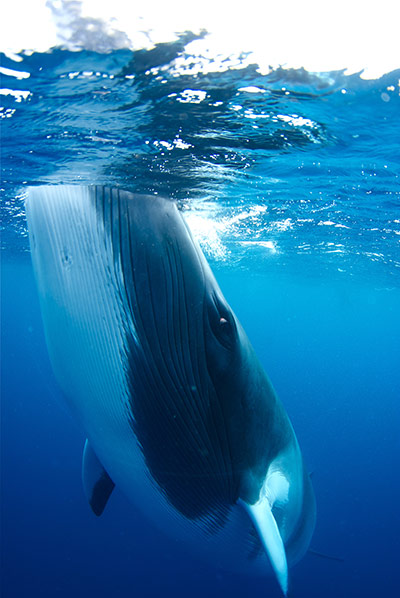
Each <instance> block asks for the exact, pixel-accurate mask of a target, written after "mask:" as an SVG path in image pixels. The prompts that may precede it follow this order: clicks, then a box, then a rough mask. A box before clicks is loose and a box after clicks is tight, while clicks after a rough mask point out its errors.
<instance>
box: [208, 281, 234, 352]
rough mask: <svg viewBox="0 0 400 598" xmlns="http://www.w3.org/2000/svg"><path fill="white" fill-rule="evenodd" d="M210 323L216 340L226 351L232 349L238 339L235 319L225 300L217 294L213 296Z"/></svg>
mask: <svg viewBox="0 0 400 598" xmlns="http://www.w3.org/2000/svg"><path fill="white" fill-rule="evenodd" d="M209 322H210V326H211V330H212V332H213V334H214V336H215V338H216V340H217V341H218V342H219V343H220V344H221V345H222V346H223V347H225V348H226V349H232V348H233V346H234V343H235V341H236V337H237V329H236V321H235V317H234V315H233V313H232V312H231V310H230V308H229V306H228V304H227V303H226V302H225V300H224V299H223V298H221V297H220V296H219V295H217V294H216V293H215V292H214V293H213V294H212V296H211V301H210V306H209Z"/></svg>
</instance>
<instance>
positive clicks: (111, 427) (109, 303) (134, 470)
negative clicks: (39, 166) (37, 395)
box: [26, 185, 316, 596]
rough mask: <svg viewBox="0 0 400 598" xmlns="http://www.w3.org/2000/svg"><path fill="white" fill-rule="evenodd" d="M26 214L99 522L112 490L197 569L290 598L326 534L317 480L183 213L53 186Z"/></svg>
mask: <svg viewBox="0 0 400 598" xmlns="http://www.w3.org/2000/svg"><path fill="white" fill-rule="evenodd" d="M26 215H27V222H28V232H29V242H30V248H31V257H32V263H33V269H34V274H35V279H36V284H37V289H38V294H39V299H40V308H41V313H42V320H43V326H44V332H45V338H46V344H47V348H48V353H49V357H50V361H51V364H52V368H53V370H54V374H55V377H56V379H57V381H58V384H59V386H60V388H61V390H62V393H63V395H64V397H65V401H66V403H67V404H68V406H69V409H70V411H71V413H72V415H73V417H74V418H75V420H76V421H77V423H78V425H79V426H80V427H81V429H82V430H83V433H84V435H85V437H86V442H85V446H84V450H83V459H82V481H83V488H84V492H85V495H86V497H87V500H88V503H89V505H90V507H91V509H92V511H93V512H94V513H95V514H96V515H97V516H99V515H101V514H102V512H103V510H104V509H105V507H106V504H107V502H108V501H109V499H110V496H111V495H112V492H113V490H114V488H115V486H116V487H117V488H118V489H120V490H121V491H122V492H123V493H125V495H126V496H127V497H128V499H129V500H130V502H131V504H132V506H133V508H135V509H136V510H137V512H138V513H140V514H141V516H142V517H143V518H144V520H147V521H148V522H149V524H151V523H152V524H153V525H154V526H156V527H158V528H159V529H161V530H163V531H164V532H166V533H167V534H169V535H170V537H171V538H174V539H176V540H177V541H178V542H181V543H182V544H183V545H184V546H186V545H187V547H188V548H189V549H190V550H191V551H192V554H193V558H195V559H197V558H199V559H203V560H204V559H208V560H209V561H211V562H212V563H213V565H215V566H216V567H219V568H222V569H223V570H226V571H234V572H244V573H248V574H250V575H261V576H263V575H268V574H272V575H275V576H276V579H277V582H278V583H279V586H280V588H281V590H282V593H283V594H284V595H285V596H286V595H287V592H288V587H289V568H290V567H291V566H292V565H293V564H295V563H296V562H297V561H299V560H300V559H301V558H302V557H303V556H304V554H305V553H306V552H307V549H308V546H309V543H310V540H311V537H312V534H313V530H314V526H315V517H316V507H315V498H314V492H313V489H312V485H311V481H310V476H309V474H308V472H307V468H306V466H305V464H304V460H303V457H302V453H301V450H300V448H299V444H298V441H297V438H296V435H295V432H294V430H293V427H292V424H291V422H290V420H289V417H288V415H287V413H286V410H285V408H284V407H283V404H282V403H281V401H280V400H279V398H278V396H277V394H276V392H275V390H274V388H273V386H272V384H271V382H270V380H269V378H268V376H267V374H266V372H265V370H264V368H263V366H262V365H261V363H260V361H259V359H258V358H257V356H256V354H255V351H254V349H253V347H252V345H251V343H250V341H249V339H248V337H247V335H246V333H245V331H244V329H243V327H242V326H241V324H240V322H239V320H238V318H237V316H236V315H235V314H234V312H233V311H232V309H231V308H230V306H229V304H228V303H227V301H226V299H225V297H224V295H223V294H222V291H221V289H220V287H219V286H218V283H217V281H216V279H215V277H214V275H213V273H212V270H211V268H210V266H209V264H208V262H207V260H206V258H205V256H204V254H203V252H202V250H201V248H200V246H199V244H198V243H197V241H196V240H195V239H194V237H193V235H192V233H191V231H190V229H189V226H188V224H187V222H186V220H185V216H184V213H183V211H182V209H180V207H179V206H178V205H177V203H176V202H175V201H173V200H171V199H168V198H164V197H161V196H159V195H154V196H151V195H148V196H146V195H139V194H135V193H132V192H130V191H125V190H122V189H119V188H111V187H104V186H95V185H93V186H90V185H89V186H82V185H45V186H34V187H30V188H29V189H28V193H27V200H26ZM111 502H112V501H111Z"/></svg>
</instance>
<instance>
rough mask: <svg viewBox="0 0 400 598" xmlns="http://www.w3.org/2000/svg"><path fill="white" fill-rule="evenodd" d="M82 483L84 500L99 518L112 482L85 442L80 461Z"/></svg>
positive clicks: (112, 484)
mask: <svg viewBox="0 0 400 598" xmlns="http://www.w3.org/2000/svg"><path fill="white" fill-rule="evenodd" d="M82 481H83V489H84V491H85V495H86V498H87V499H88V502H89V505H90V507H91V509H92V511H93V513H94V514H95V515H97V516H100V515H101V514H102V512H103V511H104V508H105V506H106V504H107V501H108V499H109V498H110V495H111V492H112V491H113V490H114V486H115V484H114V482H113V481H112V479H111V478H110V476H109V475H108V473H107V472H106V470H105V469H104V467H103V466H102V464H101V463H100V461H99V460H98V458H97V456H96V454H95V452H94V450H93V449H92V447H91V446H90V444H89V441H88V440H86V442H85V448H84V449H83V459H82Z"/></svg>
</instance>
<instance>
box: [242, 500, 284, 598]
mask: <svg viewBox="0 0 400 598" xmlns="http://www.w3.org/2000/svg"><path fill="white" fill-rule="evenodd" d="M240 502H241V504H242V505H243V506H244V508H245V509H246V511H247V512H248V514H249V515H250V517H251V519H252V521H253V524H254V527H255V528H256V530H257V532H258V535H259V537H260V540H261V543H262V545H263V547H264V550H265V552H266V553H267V556H268V558H269V560H270V562H271V565H272V568H273V570H274V571H275V574H276V576H277V578H278V582H279V585H280V586H281V588H282V592H283V594H284V595H285V596H286V595H287V591H288V566H287V560H286V552H285V546H284V544H283V540H282V538H281V534H280V532H279V528H278V525H277V523H276V521H275V518H274V515H273V513H272V509H271V506H270V503H269V501H268V499H267V497H263V498H261V499H260V500H259V501H258V502H257V503H255V504H254V505H250V504H248V503H246V502H244V501H240Z"/></svg>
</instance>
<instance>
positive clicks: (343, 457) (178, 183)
mask: <svg viewBox="0 0 400 598" xmlns="http://www.w3.org/2000/svg"><path fill="white" fill-rule="evenodd" d="M186 41H188V40H187V39H184V38H182V39H181V40H180V41H179V42H177V43H171V44H166V45H163V46H158V47H157V48H156V49H155V50H153V51H141V52H136V53H132V52H130V51H127V50H124V51H114V52H112V53H110V54H96V53H93V52H86V51H81V52H74V53H72V52H68V51H62V50H53V51H52V52H50V53H46V54H37V53H36V54H35V53H34V54H31V55H28V54H27V55H21V56H20V58H21V60H20V61H18V62H17V61H15V60H12V59H11V58H7V57H5V56H3V58H2V65H3V67H5V68H6V69H11V70H12V71H21V72H25V73H29V74H30V76H29V77H27V76H26V77H25V78H17V77H16V76H15V74H14V75H13V74H12V73H11V74H9V76H8V75H4V76H3V81H2V83H1V87H2V88H5V89H9V90H11V91H12V92H13V93H12V94H11V93H9V94H8V95H5V96H3V109H2V111H1V115H2V117H3V119H2V163H1V169H2V183H1V184H2V203H1V217H2V224H3V232H2V247H3V258H2V311H1V315H2V349H3V350H2V468H1V473H2V499H1V507H2V529H1V534H2V549H1V556H2V578H1V583H2V588H1V589H2V596H4V597H5V598H14V597H15V598H16V597H18V598H20V597H26V596H34V597H36V596H38V597H39V596H40V597H41V598H50V597H51V598H54V597H60V598H61V597H62V598H64V597H65V598H66V597H68V598H70V597H71V596H96V597H106V596H107V597H109V596H113V597H116V598H125V597H126V598H128V597H132V596H139V597H145V598H153V597H156V596H157V597H158V596H160V595H161V594H163V595H164V596H174V597H176V598H178V597H183V596H193V597H195V598H197V597H200V596H201V597H203V596H205V595H208V596H212V597H217V596H218V597H219V596H229V597H231V598H236V597H242V596H246V595H249V596H250V595H255V594H258V595H260V596H269V597H271V598H273V597H278V596H280V591H279V588H278V586H277V583H276V582H275V580H274V579H273V578H270V579H268V578H267V579H252V578H248V577H241V576H236V575H234V574H226V573H225V572H223V571H219V570H216V569H213V568H212V567H211V565H210V564H204V563H202V562H198V561H196V560H195V559H194V557H193V556H191V555H190V554H188V553H187V551H186V550H185V547H184V546H180V545H178V544H177V543H176V542H174V540H173V539H171V538H166V537H164V536H162V535H160V533H159V532H157V531H156V530H154V529H153V528H152V527H150V526H149V525H148V524H147V523H145V522H143V521H142V520H141V518H140V516H139V515H138V513H136V512H135V510H134V509H133V508H132V507H131V506H130V504H129V503H128V501H127V500H126V498H125V497H124V496H123V495H122V494H121V493H119V492H118V491H116V492H114V494H113V496H112V498H111V500H110V503H109V505H108V506H107V509H106V511H105V512H104V514H103V516H102V517H101V518H99V519H98V518H96V517H95V516H94V515H93V514H92V513H91V511H90V509H89V507H88V505H87V504H86V502H85V498H84V495H83V491H82V488H81V482H80V468H81V452H82V447H83V442H84V435H83V433H82V431H81V430H79V429H78V428H77V427H76V425H75V423H74V421H73V420H72V418H71V416H70V415H69V413H68V411H67V408H66V407H65V406H64V403H63V398H62V396H61V393H60V391H59V389H58V387H57V383H56V382H55V379H54V377H53V373H52V371H51V367H50V364H49V360H48V356H47V351H46V347H45V342H44V335H43V330H42V324H41V318H40V313H39V306H38V299H37V296H36V289H35V284H34V280H33V272H32V268H31V264H30V256H29V246H28V242H27V231H26V222H25V216H24V197H25V188H26V186H27V185H33V184H39V183H40V184H44V183H49V184H50V183H51V184H55V183H61V182H63V183H82V184H86V183H97V184H101V183H105V184H108V185H119V186H121V187H124V188H127V189H131V190H134V191H140V192H151V193H159V194H163V195H169V196H172V197H174V198H176V199H177V200H178V201H179V203H180V205H181V207H182V209H183V210H184V211H185V213H186V215H187V217H188V218H189V222H190V223H191V226H193V230H194V232H195V234H196V235H197V236H198V238H199V240H200V242H201V243H202V246H203V249H204V251H205V253H206V255H207V258H208V259H209V261H210V263H211V265H212V267H213V269H214V271H215V274H216V276H217V279H218V281H219V282H220V285H221V287H222V289H223V291H224V293H225V295H226V297H227V299H228V301H229V302H230V303H231V305H232V307H233V309H234V310H235V312H236V313H237V315H238V316H239V318H240V320H241V322H242V324H243V325H244V328H245V329H246V331H247V333H248V335H249V337H250V339H251V340H252V342H253V345H254V346H255V348H256V350H257V352H258V354H259V356H260V358H261V361H262V362H263V364H264V366H265V368H266V370H267V372H268V374H269V376H270V378H271V379H272V381H273V383H274V386H275V387H276V390H277V392H278V394H279V395H280V397H281V399H282V401H283V402H284V404H285V406H286V409H287V411H288V413H289V415H290V417H291V419H292V422H293V424H294V428H295V430H296V433H297V435H298V438H299V441H300V445H301V447H302V450H303V453H304V455H305V459H306V462H307V464H308V467H309V469H310V471H312V472H313V474H312V479H313V485H314V488H315V492H316V497H317V507H318V520H317V527H316V531H315V535H314V538H313V540H312V545H311V547H312V549H313V550H316V551H319V552H322V553H324V554H326V555H330V556H333V557H337V558H338V559H340V560H329V559H326V558H322V557H319V556H316V555H315V554H312V553H310V554H307V555H306V556H305V558H304V559H303V560H302V561H301V562H300V563H299V564H298V565H296V566H295V567H294V568H293V569H292V572H291V594H290V595H291V596H292V597H293V598H369V597H376V596H378V595H379V596H395V595H397V591H398V581H397V570H398V561H399V554H400V540H399V538H400V512H399V504H400V482H399V474H398V471H399V465H400V459H399V454H400V411H399V399H400V367H399V364H400V317H399V310H400V186H399V175H400V144H399V139H400V97H399V75H400V71H396V72H393V73H389V74H387V75H385V76H384V77H382V78H381V79H379V80H375V81H365V80H363V79H362V78H361V77H360V76H359V75H354V76H346V75H345V74H344V73H342V72H337V73H320V74H312V73H307V72H305V71H292V70H284V69H280V70H277V71H273V72H271V73H270V74H269V75H263V76H262V75H260V74H259V73H258V71H257V65H248V64H247V62H246V60H245V57H243V65H242V66H241V67H240V65H239V68H236V69H233V68H229V65H228V64H227V65H225V67H221V68H220V69H219V70H217V71H216V72H208V73H207V74H204V70H205V69H204V68H203V67H202V69H200V73H199V74H197V75H196V74H193V73H191V71H190V69H191V67H192V66H193V65H195V64H196V61H195V58H194V57H192V56H190V54H188V53H187V52H185V49H184V48H185V42H186ZM177 57H178V60H175V59H176V58H177ZM208 66H211V67H212V64H211V65H208ZM201 71H203V74H202V72H201ZM6 72H8V71H6ZM21 92H23V93H21Z"/></svg>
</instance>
